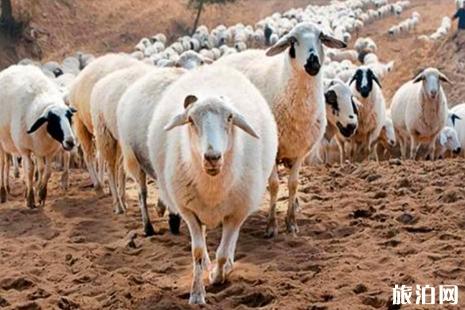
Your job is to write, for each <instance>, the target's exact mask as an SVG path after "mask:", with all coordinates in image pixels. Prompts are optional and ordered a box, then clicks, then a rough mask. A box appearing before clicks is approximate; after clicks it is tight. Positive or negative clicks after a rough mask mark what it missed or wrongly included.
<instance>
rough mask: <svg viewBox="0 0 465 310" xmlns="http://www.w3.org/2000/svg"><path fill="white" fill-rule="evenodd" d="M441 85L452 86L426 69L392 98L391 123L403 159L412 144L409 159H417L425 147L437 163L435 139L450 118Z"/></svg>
mask: <svg viewBox="0 0 465 310" xmlns="http://www.w3.org/2000/svg"><path fill="white" fill-rule="evenodd" d="M441 82H446V83H451V82H450V81H449V79H448V78H447V77H446V76H445V75H444V74H443V73H441V72H440V71H439V70H438V69H436V68H427V69H425V70H423V71H422V72H421V73H419V74H418V75H417V76H416V77H415V78H414V79H413V80H411V81H409V82H407V83H405V84H404V85H402V86H401V87H400V88H399V90H397V92H396V93H395V95H394V97H393V98H392V103H391V111H392V120H393V122H394V127H395V129H396V135H397V138H398V139H399V144H400V148H401V155H402V158H403V159H405V158H406V156H407V148H408V143H409V142H410V159H415V157H416V155H417V152H418V149H419V148H420V146H421V144H426V145H427V148H428V151H427V152H428V154H432V158H431V159H432V160H434V153H435V152H434V149H435V142H436V138H437V136H438V135H439V133H440V131H441V129H442V128H443V127H444V126H445V125H446V123H447V118H448V108H447V98H446V95H445V93H444V90H443V88H442V86H441Z"/></svg>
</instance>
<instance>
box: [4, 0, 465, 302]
mask: <svg viewBox="0 0 465 310" xmlns="http://www.w3.org/2000/svg"><path fill="white" fill-rule="evenodd" d="M409 5H410V3H409V1H398V2H396V3H389V2H388V1H387V0H347V1H336V2H333V3H332V4H331V5H328V6H321V7H320V6H308V7H307V8H305V9H292V10H289V11H288V12H286V13H283V14H278V13H276V14H273V15H272V16H271V17H269V18H265V19H264V20H261V21H259V22H258V23H257V24H256V25H255V28H254V27H252V26H244V25H241V24H239V25H235V26H232V27H229V28H228V27H225V26H218V27H216V28H215V29H213V30H212V31H211V32H209V31H208V29H207V27H205V26H201V27H199V29H198V30H197V31H196V32H195V34H194V35H193V36H192V37H188V36H184V37H181V38H180V39H179V40H177V41H176V42H174V43H172V44H171V45H169V46H166V45H167V41H166V36H164V35H162V34H158V35H156V36H154V37H152V38H144V39H142V40H141V41H140V43H139V44H137V46H136V51H135V52H134V53H132V54H124V53H122V54H107V55H104V56H101V57H97V58H95V57H93V56H92V55H87V54H82V53H79V54H76V55H75V56H72V57H68V58H66V59H65V60H64V61H63V63H62V64H58V63H54V62H50V63H47V64H44V65H40V64H37V63H34V62H33V61H30V60H24V61H22V62H21V63H20V64H18V65H13V66H11V67H9V68H7V69H5V70H4V71H2V72H1V73H0V85H2V89H3V90H2V94H1V96H0V106H1V107H2V113H1V114H0V165H1V170H2V173H1V184H0V199H1V202H5V201H6V200H7V195H8V191H9V173H10V164H11V163H13V164H14V165H15V168H16V169H17V168H18V166H19V158H21V160H22V165H23V167H24V178H25V181H26V182H25V183H26V200H27V206H28V207H30V208H34V207H35V206H36V205H35V203H36V199H35V198H36V194H35V190H37V191H38V198H39V203H40V204H41V205H43V204H44V203H45V200H46V196H47V183H48V180H49V178H50V175H51V171H52V163H53V162H54V161H55V160H57V154H58V155H59V158H60V161H63V162H64V163H63V166H64V177H63V179H62V182H63V183H62V184H63V187H64V188H66V187H67V186H68V180H67V178H68V169H69V165H70V161H71V160H74V161H76V160H77V159H78V158H79V157H80V156H82V158H83V160H84V162H85V164H86V167H87V169H88V171H89V174H90V177H91V179H92V182H93V185H94V188H95V190H96V191H97V192H98V193H101V192H102V189H103V180H104V176H105V175H106V178H107V180H108V185H109V188H110V192H111V195H112V197H113V207H114V210H115V212H116V213H124V212H125V211H126V209H127V206H126V199H125V191H126V190H125V189H126V184H125V183H126V178H127V176H129V177H130V178H131V179H133V180H134V181H135V182H136V183H137V186H138V193H139V206H140V210H141V215H142V223H143V227H144V232H145V234H146V235H147V236H150V235H153V234H154V228H153V226H152V224H151V221H150V217H149V213H148V211H147V195H148V188H147V178H148V177H149V178H152V179H156V180H157V185H158V188H159V191H158V194H159V197H160V200H159V203H158V206H157V211H158V213H159V214H160V215H163V214H164V213H165V210H166V209H168V211H169V226H170V230H171V232H172V233H178V232H179V225H180V218H181V217H182V219H183V220H184V221H185V222H186V224H187V226H188V228H189V232H190V235H191V238H192V256H193V269H194V271H193V281H192V289H191V295H190V299H189V302H190V303H193V304H202V303H205V287H204V283H203V272H204V271H205V270H207V268H208V266H210V259H209V254H208V253H207V247H206V241H205V236H206V232H205V228H206V227H215V226H218V225H219V224H222V227H223V235H222V239H221V243H220V245H219V248H218V250H217V252H216V261H215V264H214V267H213V269H212V271H211V274H210V281H211V282H212V283H221V282H223V281H225V279H226V276H227V274H228V273H229V272H230V271H231V270H232V267H233V263H234V252H235V248H236V242H237V239H238V236H239V230H240V227H241V225H242V224H243V223H244V221H245V220H246V218H247V217H248V216H249V215H250V214H251V213H253V212H254V211H256V210H257V209H258V208H259V206H260V203H261V201H262V198H263V195H264V192H265V190H266V186H267V184H268V189H269V192H270V213H269V219H268V225H267V227H266V236H268V237H272V236H276V235H277V233H278V223H277V217H276V202H277V195H278V186H279V180H278V167H277V165H278V164H284V165H285V166H286V167H287V168H289V171H290V172H289V179H288V189H289V197H288V208H287V214H286V217H285V223H286V228H287V230H288V231H289V232H291V233H294V234H296V233H298V226H297V223H296V216H295V212H296V209H298V199H297V190H298V177H299V170H300V168H301V166H302V165H303V164H304V163H307V164H314V163H317V162H331V161H334V155H335V154H336V157H337V159H336V161H340V163H341V164H344V163H345V162H346V160H347V159H349V160H352V161H362V160H366V159H370V158H374V159H376V160H378V159H379V157H380V156H383V157H389V156H396V154H397V152H399V150H400V153H401V156H402V158H407V157H409V158H411V159H416V158H417V156H424V157H429V158H430V159H435V158H438V157H441V156H446V155H447V154H446V153H447V151H451V152H455V153H459V152H460V149H461V147H460V146H461V144H462V143H465V105H459V106H456V107H455V108H454V109H452V110H451V111H450V110H449V109H448V105H447V97H446V95H445V93H444V90H443V88H442V86H441V84H442V83H450V81H449V80H448V78H447V77H446V76H445V75H444V74H442V73H441V72H440V71H438V70H437V69H435V68H428V69H425V70H422V71H421V72H419V73H418V75H416V76H415V77H414V78H413V79H412V80H411V81H409V82H407V83H406V84H405V85H403V86H402V87H401V88H400V89H399V90H398V91H397V93H396V94H395V96H394V98H393V100H392V103H391V104H390V107H389V108H388V107H387V105H386V103H385V99H384V95H383V89H382V81H383V78H384V77H385V76H386V75H387V74H389V72H391V71H392V70H393V69H394V63H393V62H390V63H382V62H381V61H380V60H379V59H378V56H377V55H376V52H377V45H376V43H375V42H374V41H373V40H372V39H371V38H358V39H357V41H356V42H355V45H354V49H353V50H341V49H342V48H345V47H346V46H347V43H348V41H349V40H350V39H351V38H352V35H354V34H358V32H359V31H360V30H361V29H362V28H363V27H364V25H366V24H369V23H372V22H374V21H375V20H377V19H380V18H384V17H387V16H394V15H400V14H401V13H402V12H403V11H404V10H405V9H406V8H407V7H408V6H409ZM419 22H420V15H419V14H418V13H416V12H415V13H414V14H412V17H411V19H409V20H408V21H407V22H406V23H405V25H406V27H407V28H415V25H416V24H417V23H419ZM410 24H412V25H411V26H409V25H410ZM399 27H400V28H402V27H404V23H401V24H400V25H399ZM393 32H395V31H393ZM251 46H252V47H265V46H269V48H267V49H266V50H264V49H250V48H249V47H251ZM397 141H398V142H399V143H397ZM397 145H398V146H397ZM422 145H423V146H425V147H426V149H425V150H423V152H422V151H421V150H420V147H421V146H422ZM78 148H79V150H80V152H82V154H80V153H79V152H77V151H76V149H78ZM73 157H74V158H73ZM332 157H333V158H332ZM180 216H181V217H180Z"/></svg>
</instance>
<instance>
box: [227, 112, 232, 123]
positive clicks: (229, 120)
mask: <svg viewBox="0 0 465 310" xmlns="http://www.w3.org/2000/svg"><path fill="white" fill-rule="evenodd" d="M232 119H233V115H232V114H229V116H228V122H232Z"/></svg>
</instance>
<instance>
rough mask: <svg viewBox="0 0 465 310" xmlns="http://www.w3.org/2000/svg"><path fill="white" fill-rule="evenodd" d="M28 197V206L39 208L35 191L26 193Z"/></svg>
mask: <svg viewBox="0 0 465 310" xmlns="http://www.w3.org/2000/svg"><path fill="white" fill-rule="evenodd" d="M26 198H27V207H28V208H29V209H35V208H37V207H36V204H35V202H34V192H33V191H30V192H29V193H27V194H26Z"/></svg>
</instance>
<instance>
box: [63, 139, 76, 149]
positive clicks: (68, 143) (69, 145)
mask: <svg viewBox="0 0 465 310" xmlns="http://www.w3.org/2000/svg"><path fill="white" fill-rule="evenodd" d="M64 145H65V147H66V149H67V150H71V149H73V148H74V146H75V145H76V143H75V142H74V140H73V139H67V140H66V141H65V143H64Z"/></svg>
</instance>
